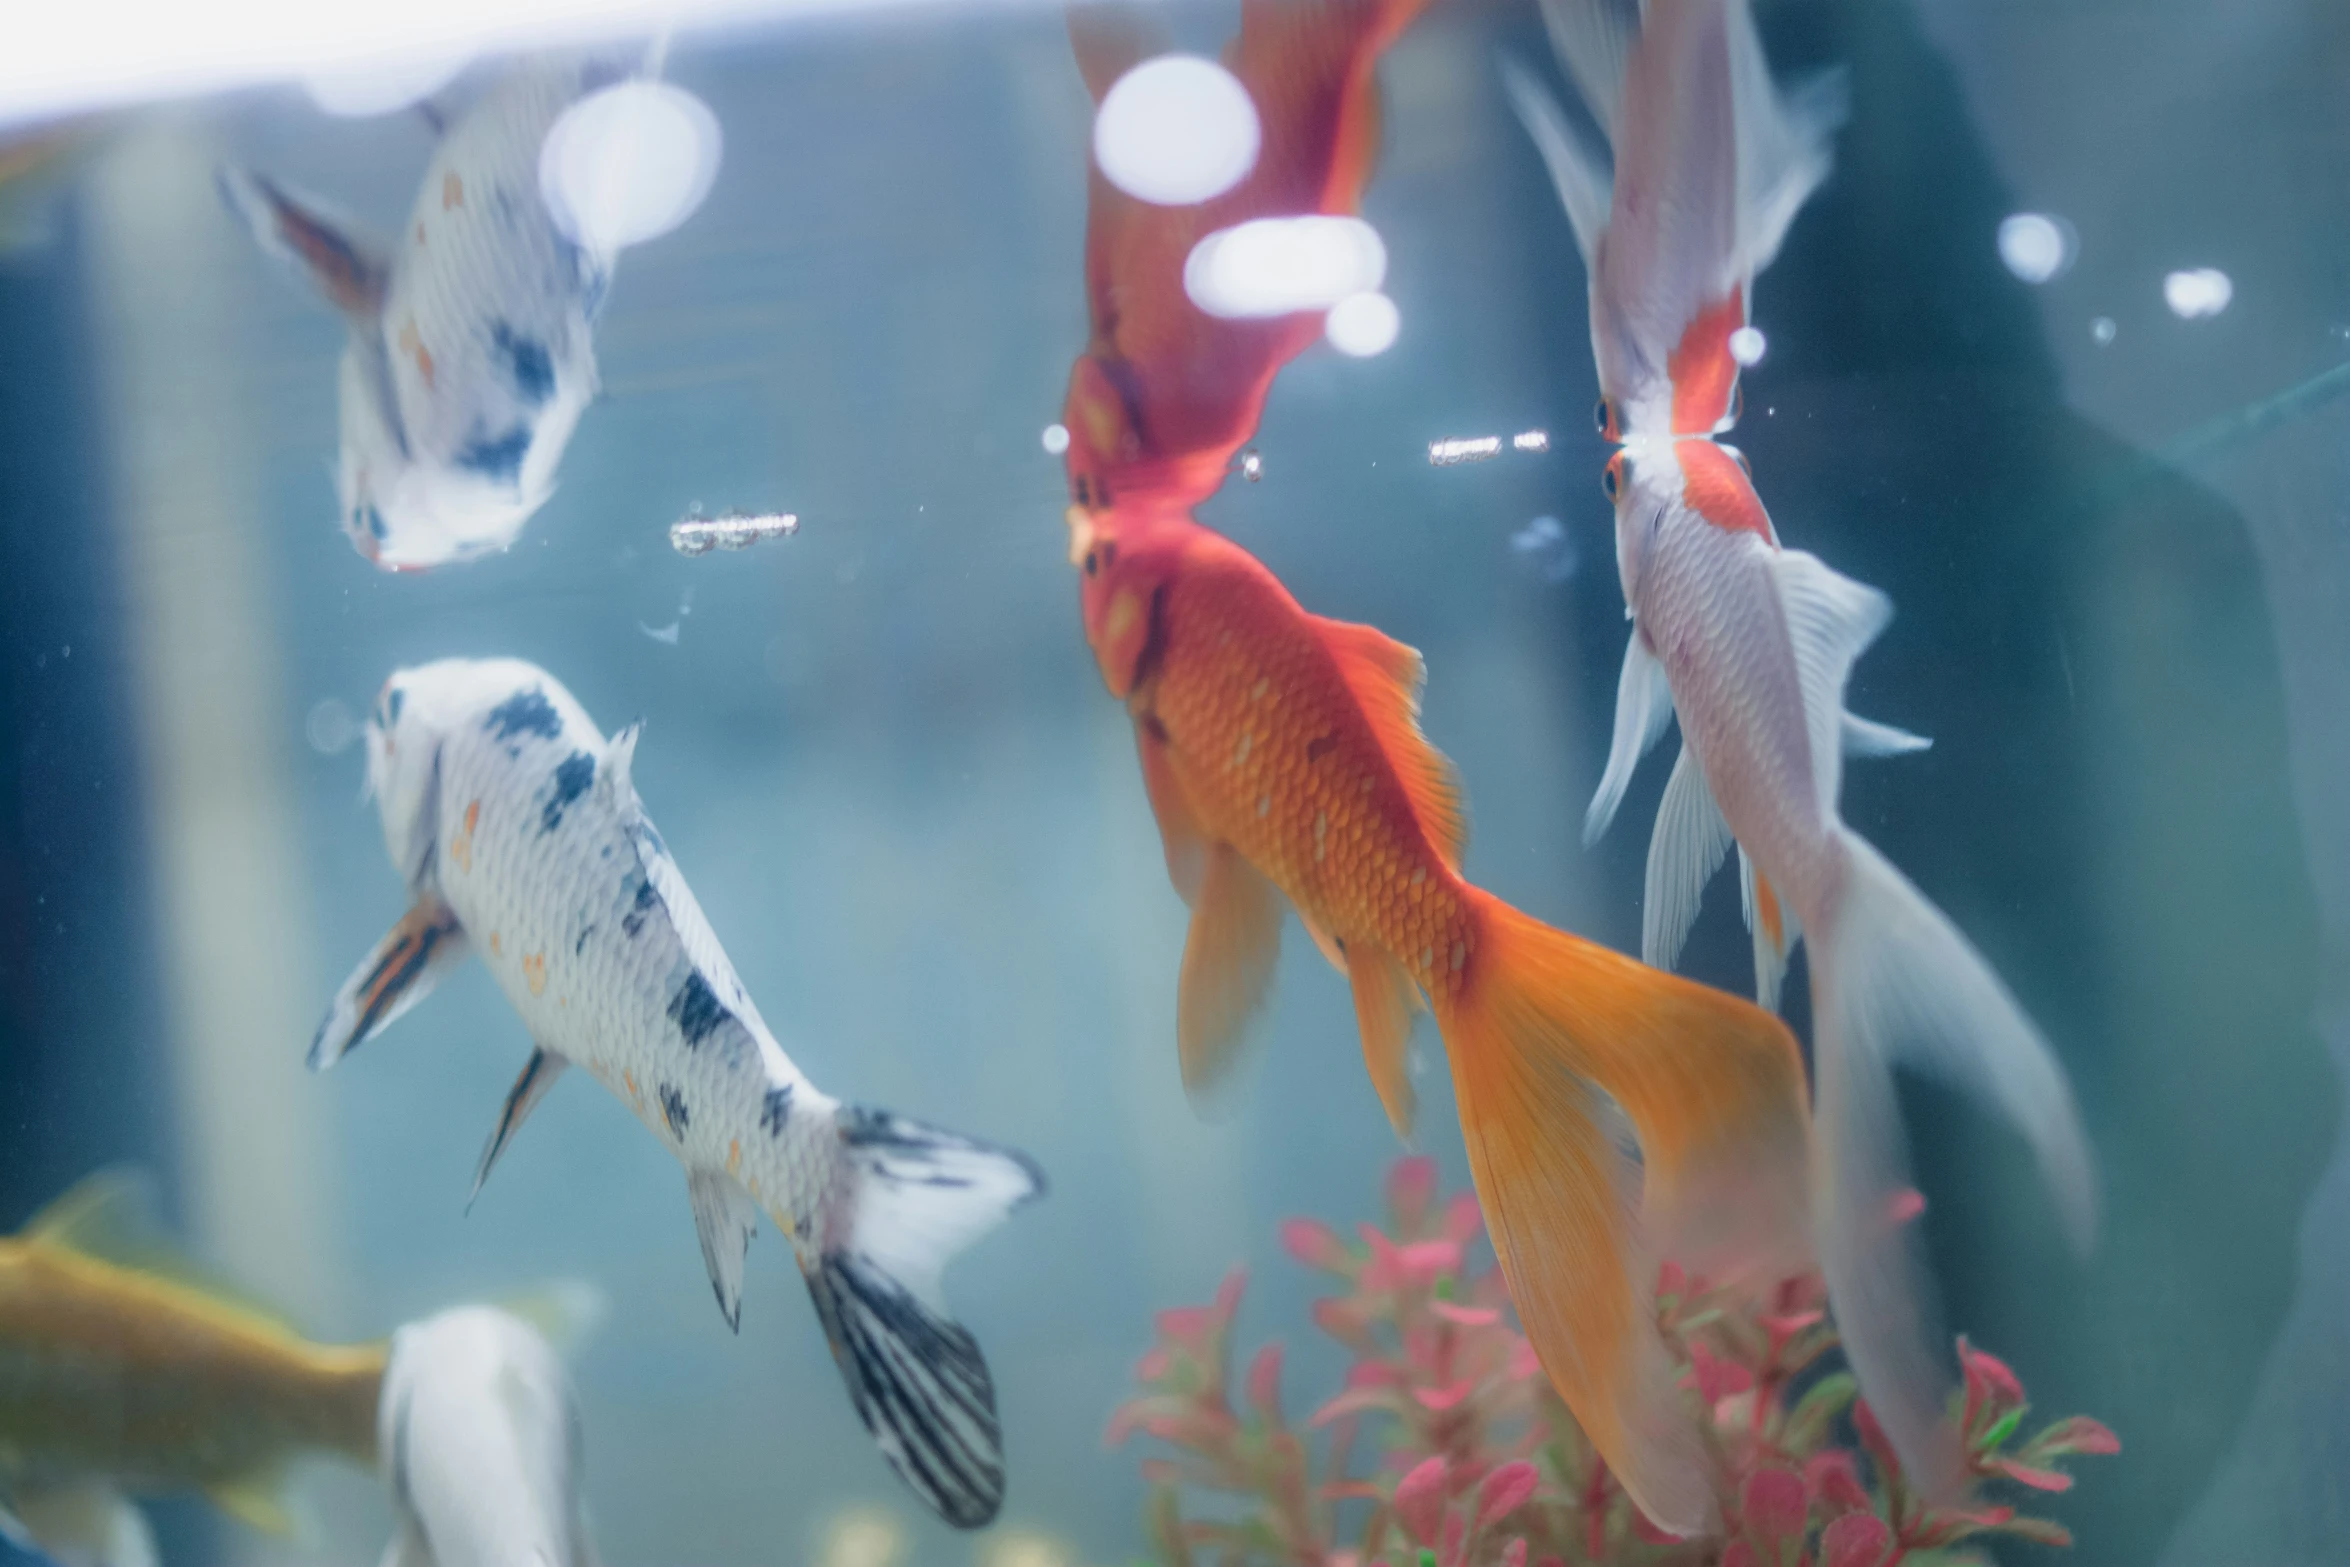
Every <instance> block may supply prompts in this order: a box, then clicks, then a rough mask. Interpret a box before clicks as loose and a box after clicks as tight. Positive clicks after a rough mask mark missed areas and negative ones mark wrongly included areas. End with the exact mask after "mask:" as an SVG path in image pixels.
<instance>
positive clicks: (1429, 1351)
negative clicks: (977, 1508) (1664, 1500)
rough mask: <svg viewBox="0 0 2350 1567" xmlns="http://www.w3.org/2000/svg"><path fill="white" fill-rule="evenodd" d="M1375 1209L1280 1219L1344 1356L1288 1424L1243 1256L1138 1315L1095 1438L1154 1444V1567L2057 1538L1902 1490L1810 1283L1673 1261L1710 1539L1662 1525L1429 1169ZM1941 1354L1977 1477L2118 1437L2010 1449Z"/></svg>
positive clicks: (2028, 1482)
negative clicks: (1730, 1280)
mask: <svg viewBox="0 0 2350 1567" xmlns="http://www.w3.org/2000/svg"><path fill="white" fill-rule="evenodd" d="M1387 1211H1388V1223H1387V1227H1386V1228H1385V1229H1384V1230H1382V1229H1379V1228H1376V1227H1374V1226H1372V1225H1368V1224H1366V1225H1363V1226H1361V1227H1360V1229H1359V1230H1358V1232H1357V1234H1356V1237H1355V1238H1354V1239H1352V1240H1349V1239H1347V1238H1346V1237H1344V1236H1342V1235H1340V1234H1339V1233H1338V1232H1337V1231H1336V1230H1334V1229H1332V1228H1331V1227H1330V1226H1329V1225H1326V1224H1324V1223H1322V1222H1320V1221H1319V1220H1315V1219H1292V1220H1290V1221H1289V1222H1288V1223H1286V1224H1284V1225H1283V1226H1282V1227H1281V1244H1282V1247H1283V1249H1284V1250H1286V1251H1287V1252H1288V1253H1289V1254H1290V1256H1292V1257H1293V1258H1295V1259H1296V1260H1297V1261H1299V1262H1301V1263H1303V1264H1305V1265H1306V1266H1307V1267H1309V1268H1314V1269H1316V1270H1318V1271H1320V1272H1322V1273H1325V1274H1328V1275H1330V1276H1331V1277H1332V1278H1333V1279H1335V1280H1336V1281H1337V1282H1338V1285H1339V1293H1337V1294H1335V1295H1332V1296H1329V1297H1327V1298H1325V1299H1323V1300H1320V1301H1317V1302H1316V1303H1315V1305H1314V1312H1313V1316H1314V1324H1315V1326H1316V1327H1318V1328H1320V1329H1321V1330H1322V1331H1323V1332H1324V1333H1326V1334H1328V1335H1329V1336H1330V1337H1332V1338H1334V1339H1336V1340H1337V1341H1338V1342H1339V1343H1340V1344H1341V1345H1343V1346H1344V1347H1345V1348H1346V1350H1347V1351H1348V1352H1349V1353H1350V1354H1351V1355H1352V1356H1353V1364H1352V1366H1351V1368H1350V1369H1349V1370H1348V1372H1347V1375H1346V1380H1345V1384H1344V1386H1342V1387H1341V1388H1340V1389H1339V1390H1338V1391H1337V1392H1336V1393H1335V1394H1334V1395H1332V1396H1331V1397H1329V1398H1327V1399H1325V1400H1324V1401H1323V1402H1322V1403H1321V1405H1320V1406H1319V1407H1317V1408H1316V1409H1315V1410H1314V1411H1313V1412H1312V1413H1311V1414H1309V1415H1307V1416H1306V1418H1305V1421H1304V1423H1303V1425H1302V1426H1301V1425H1294V1424H1292V1423H1291V1421H1290V1418H1289V1416H1288V1415H1287V1413H1286V1412H1285V1410H1284V1407H1283V1402H1282V1397H1281V1346H1280V1345H1279V1344H1278V1343H1274V1344H1267V1345H1266V1346H1264V1347H1263V1348H1262V1349H1260V1350H1258V1351H1257V1353H1256V1354H1255V1356H1254V1357H1252V1358H1251V1359H1250V1360H1249V1362H1248V1366H1247V1369H1246V1371H1245V1372H1243V1373H1242V1375H1241V1377H1240V1380H1239V1381H1238V1383H1237V1384H1236V1383H1235V1382H1234V1381H1233V1378H1232V1360H1233V1348H1234V1346H1233V1343H1232V1320H1233V1316H1234V1314H1235V1313H1236V1312H1237V1311H1238V1310H1239V1307H1240V1298H1241V1291H1242V1288H1243V1286H1244V1285H1245V1283H1246V1281H1247V1280H1246V1273H1245V1270H1242V1269H1237V1268H1236V1269H1234V1270H1233V1272H1232V1273H1231V1274H1230V1275H1228V1276H1227V1277H1226V1278H1225V1280H1224V1282H1223V1285H1222V1286H1221V1287H1220V1288H1219V1289H1218V1290H1217V1291H1216V1298H1215V1300H1214V1302H1213V1303H1212V1304H1210V1305H1206V1306H1189V1307H1179V1308H1176V1309H1174V1310H1170V1311H1162V1312H1160V1313H1159V1316H1158V1321H1157V1342H1156V1343H1155V1344H1154V1346H1153V1347H1152V1349H1151V1350H1150V1352H1149V1353H1148V1354H1146V1355H1145V1356H1144V1357H1143V1359H1142V1362H1141V1364H1140V1365H1139V1366H1138V1367H1137V1368H1136V1376H1137V1379H1138V1381H1139V1382H1140V1383H1141V1391H1140V1392H1139V1393H1138V1394H1137V1395H1136V1396H1135V1397H1134V1398H1132V1399H1130V1400H1128V1401H1127V1402H1126V1403H1125V1404H1123V1405H1121V1406H1120V1407H1119V1409H1118V1411H1117V1413H1116V1414H1115V1415H1114V1416H1113V1417H1112V1419H1111V1421H1110V1427H1109V1432H1108V1437H1107V1440H1108V1441H1109V1443H1110V1444H1112V1445H1116V1444H1118V1443H1122V1442H1124V1441H1126V1440H1127V1439H1128V1438H1130V1437H1133V1436H1137V1435H1141V1436H1147V1437H1151V1438H1154V1439H1156V1440H1157V1441H1158V1442H1159V1443H1161V1444H1163V1446H1164V1448H1165V1449H1167V1450H1168V1451H1164V1452H1161V1453H1158V1454H1156V1455H1154V1456H1151V1457H1148V1458H1145V1459H1144V1460H1143V1465H1142V1467H1143V1475H1144V1477H1145V1479H1147V1480H1148V1481H1149V1482H1150V1501H1149V1506H1148V1513H1147V1520H1148V1530H1149V1535H1150V1541H1151V1544H1152V1547H1153V1549H1154V1551H1155V1552H1156V1555H1157V1557H1158V1559H1159V1560H1160V1561H1161V1562H1162V1563H1165V1564H1166V1567H1269V1564H1295V1567H1579V1564H1596V1563H1627V1564H1631V1563H1637V1564H1642V1567H1701V1564H1703V1567H1717V1564H1718V1567H1895V1564H1897V1563H1901V1562H1904V1561H1910V1562H1912V1563H1913V1567H1917V1564H1920V1563H1922V1562H1923V1561H1924V1560H1926V1559H1927V1558H1928V1557H1929V1556H1930V1557H1932V1558H1933V1559H1936V1560H1941V1561H1948V1560H1950V1559H1951V1558H1950V1556H1949V1555H1948V1554H1947V1553H1949V1552H1950V1550H1951V1548H1952V1547H1953V1546H1955V1545H1957V1544H1958V1543H1959V1542H1960V1541H1963V1540H1966V1539H1968V1538H1970V1537H1976V1536H1984V1535H1995V1534H2007V1535H2020V1536H2022V1537H2024V1538H2026V1539H2030V1540H2036V1541H2039V1542H2041V1543H2043V1544H2048V1545H2069V1544H2070V1543H2071V1536H2070V1535H2068V1534H2067V1533H2066V1532H2065V1530H2064V1529H2063V1528H2062V1527H2061V1526H2059V1525H2058V1524H2055V1523H2053V1522H2050V1521H2049V1520H2047V1519H2043V1518H2033V1517H2027V1516H2024V1515H2023V1514H2020V1513H2018V1512H2017V1511H2016V1509H2015V1508H2014V1507H2013V1506H2011V1505H2008V1504H2006V1503H2001V1502H1997V1501H1993V1500H1989V1499H1985V1498H1982V1497H1970V1498H1969V1499H1968V1500H1967V1501H1966V1503H1965V1504H1964V1505H1963V1506H1935V1505H1932V1504H1930V1503H1929V1502H1927V1501H1926V1500H1925V1499H1924V1498H1923V1497H1921V1496H1919V1495H1918V1494H1917V1493H1916V1492H1915V1491H1914V1490H1913V1489H1912V1488H1911V1487H1910V1485H1909V1484H1908V1481H1907V1478H1906V1477H1905V1476H1904V1474H1903V1473H1902V1469H1901V1465H1900V1462H1899V1460H1898V1459H1897V1458H1895V1456H1894V1454H1893V1451H1892V1449H1891V1448H1890V1447H1889V1446H1888V1445H1887V1444H1886V1442H1885V1438H1884V1434H1883V1433H1882V1432H1881V1431H1880V1430H1879V1429H1878V1427H1877V1422H1876V1420H1875V1418H1874V1417H1873V1416H1871V1415H1870V1413H1869V1409H1868V1404H1867V1402H1866V1400H1862V1399H1857V1398H1855V1397H1854V1388H1853V1381H1852V1377H1851V1374H1850V1373H1849V1372H1846V1371H1844V1370H1842V1369H1841V1368H1840V1367H1837V1366H1836V1365H1835V1364H1834V1360H1835V1357H1834V1356H1833V1355H1832V1353H1831V1352H1832V1351H1833V1350H1834V1349H1835V1347H1836V1334H1835V1329H1834V1327H1833V1326H1832V1325H1831V1324H1830V1323H1829V1321H1828V1318H1827V1313H1826V1310H1825V1309H1824V1304H1823V1295H1822V1291H1821V1288H1820V1284H1819V1281H1818V1279H1817V1278H1816V1277H1807V1278H1802V1279H1795V1280H1790V1281H1788V1282H1787V1283H1785V1284H1783V1285H1781V1286H1779V1287H1778V1288H1777V1289H1775V1290H1772V1291H1770V1292H1768V1293H1767V1296H1766V1297H1765V1298H1762V1299H1759V1300H1758V1299H1756V1298H1754V1296H1753V1294H1752V1292H1750V1291H1730V1290H1724V1289H1715V1288H1711V1287H1709V1286H1708V1285H1707V1284H1706V1282H1705V1281H1704V1280H1702V1279H1695V1278H1690V1277H1688V1276H1686V1275H1684V1274H1683V1273H1682V1272H1681V1270H1680V1269H1678V1268H1676V1267H1674V1266H1672V1265H1671V1264H1667V1265H1666V1266H1665V1267H1664V1269H1663V1270H1662V1273H1661V1276H1660V1278H1659V1281H1658V1286H1657V1318H1658V1324H1659V1326H1660V1328H1661V1329H1662V1331H1663V1333H1664V1338H1665V1343H1666V1346H1667V1348H1668V1349H1669V1350H1670V1352H1671V1353H1672V1354H1673V1355H1674V1356H1676V1357H1677V1360H1678V1362H1679V1364H1680V1365H1681V1366H1682V1367H1683V1375H1682V1380H1681V1385H1682V1386H1683V1387H1685V1388H1687V1389H1688V1390H1689V1392H1690V1394H1691V1397H1692V1400H1693V1404H1692V1414H1693V1415H1694V1414H1695V1413H1696V1412H1697V1411H1698V1409H1700V1408H1702V1409H1705V1410H1710V1411H1711V1419H1710V1420H1709V1421H1707V1422H1706V1432H1707V1441H1708V1445H1709V1446H1710V1447H1711V1449H1712V1451H1713V1453H1714V1454H1715V1456H1716V1458H1717V1459H1718V1461H1719V1463H1720V1465H1721V1471H1722V1475H1723V1485H1722V1491H1721V1495H1722V1512H1723V1525H1724V1530H1723V1533H1722V1535H1721V1536H1720V1537H1718V1538H1715V1539H1710V1540H1680V1539H1676V1538H1674V1537H1673V1536H1671V1535H1668V1534H1664V1533H1661V1532H1659V1531H1658V1530H1657V1529H1655V1528H1654V1527H1653V1526H1652V1525H1650V1524H1649V1523H1648V1521H1647V1520H1646V1519H1645V1518H1643V1517H1641V1516H1640V1515H1639V1513H1638V1510H1637V1509H1635V1508H1634V1507H1633V1506H1632V1505H1631V1503H1630V1501H1629V1500H1627V1499H1626V1497H1625V1496H1624V1493H1623V1491H1622V1489H1621V1488H1620V1487H1618V1486H1617V1485H1615V1484H1614V1483H1613V1481H1612V1479H1611V1477H1610V1476H1609V1474H1608V1470H1607V1466H1606V1465H1605V1464H1604V1463H1602V1462H1601V1461H1600V1460H1599V1458H1598V1456H1597V1455H1596V1454H1595V1453H1594V1452H1593V1451H1592V1449H1591V1446H1590V1444H1589V1443H1588V1442H1586V1441H1585V1440H1584V1439H1583V1434H1582V1432H1581V1431H1579V1430H1578V1429H1577V1428H1576V1426H1575V1422H1574V1419H1573V1417H1572V1416H1570V1415H1569V1414H1568V1413H1567V1409H1566V1406H1565V1405H1564V1404H1563V1403H1561V1402H1560V1401H1559V1398H1558V1396H1557V1394H1555V1393H1554V1392H1552V1390H1551V1387H1550V1383H1549V1381H1548V1380H1547V1379H1546V1378H1545V1377H1544V1376H1543V1374H1542V1368H1541V1366H1540V1365H1539V1364H1538V1363H1537V1361H1536V1360H1535V1357H1534V1352H1533V1350H1532V1348H1531V1347H1530V1346H1529V1345H1528V1344H1527V1342H1526V1340H1525V1338H1524V1337H1523V1336H1522V1335H1520V1334H1519V1332H1518V1331H1517V1328H1516V1325H1515V1322H1514V1320H1513V1318H1512V1316H1511V1313H1510V1301H1509V1293H1508V1291H1507V1289H1506V1288H1505V1287H1504V1286H1503V1283H1502V1277H1501V1270H1500V1269H1499V1268H1498V1267H1497V1266H1495V1265H1494V1264H1493V1262H1492V1261H1491V1260H1490V1256H1489V1254H1487V1253H1486V1252H1485V1251H1484V1249H1483V1246H1482V1239H1483V1234H1484V1220H1483V1217H1482V1215H1481V1214H1480V1213H1479V1211H1478V1208H1477V1201H1476V1198H1475V1197H1474V1196H1473V1195H1472V1194H1470V1193H1467V1192H1461V1193H1457V1194H1455V1195H1454V1196H1452V1197H1451V1198H1449V1199H1443V1200H1440V1197H1439V1193H1438V1192H1437V1189H1436V1170H1435V1166H1434V1164H1433V1163H1432V1162H1431V1161H1429V1160H1427V1159H1403V1160H1399V1161H1398V1162H1397V1163H1396V1164H1395V1166H1394V1167H1393V1169H1392V1170H1391V1171H1390V1172H1389V1175H1388V1181H1387ZM1958 1353H1959V1361H1960V1364H1961V1366H1962V1367H1963V1369H1964V1371H1965V1374H1966V1394H1965V1403H1964V1405H1963V1407H1962V1408H1961V1409H1960V1410H1959V1412H1958V1413H1959V1428H1960V1431H1961V1432H1962V1434H1963V1439H1964V1443H1965V1450H1966V1457H1967V1465H1968V1470H1969V1473H1970V1475H1971V1477H1972V1478H1973V1479H1974V1480H1976V1481H1978V1482H1981V1483H1983V1484H1986V1485H1993V1486H1998V1487H2002V1488H2006V1489H2008V1490H2010V1491H2013V1490H2014V1488H2016V1487H2021V1488H2023V1491H2024V1492H2025V1493H2028V1492H2031V1491H2062V1490H2066V1489H2068V1488H2070V1486H2071V1485H2072V1479H2071V1477H2070V1476H2068V1475H2067V1474H2065V1473H2064V1471H2063V1470H2062V1469H2060V1468H2058V1467H2057V1465H2058V1463H2059V1461H2061V1460H2062V1459H2065V1458H2067V1457H2070V1456H2073V1455H2076V1454H2083V1453H2114V1452H2119V1451H2120V1450H2121V1443H2120V1441H2119V1440H2118V1439H2117V1438H2116V1437H2115V1436H2114V1434H2113V1433H2112V1432H2111V1431H2109V1430H2108V1429H2106V1428H2105V1427H2104V1426H2103V1425H2100V1424H2099V1423H2098V1422H2097V1421H2094V1420H2091V1419H2088V1418H2087V1417H2085V1416H2074V1417H2073V1418H2071V1419H2069V1420H2060V1421H2057V1422H2056V1423H2055V1424H2053V1425H2050V1426H2046V1427H2044V1428H2042V1429H2041V1430H2039V1431H2038V1432H2037V1433H2036V1434H2034V1435H2033V1436H2031V1437H2030V1438H2029V1439H2028V1440H2020V1441H2019V1440H2018V1434H2019V1432H2020V1430H2021V1428H2022V1424H2023V1419H2024V1415H2025V1413H2026V1410H2027V1405H2026V1403H2025V1399H2024V1390H2023V1386H2022V1384H2021V1383H2019V1382H2018V1381H2017V1380H2016V1377H2015V1373H2014V1372H2012V1371H2010V1370H2009V1369H2008V1368H2007V1366H2006V1365H2005V1364H2004V1363H2002V1362H2001V1361H1999V1360H1998V1359H1996V1358H1994V1357H1992V1356H1990V1355H1986V1354H1984V1353H1982V1352H1981V1351H1979V1350H1977V1349H1975V1348H1974V1347H1973V1346H1972V1345H1970V1344H1968V1343H1967V1341H1966V1340H1965V1339H1963V1338H1962V1339H1960V1340H1959V1341H1958ZM1848 1444H1856V1445H1848Z"/></svg>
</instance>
